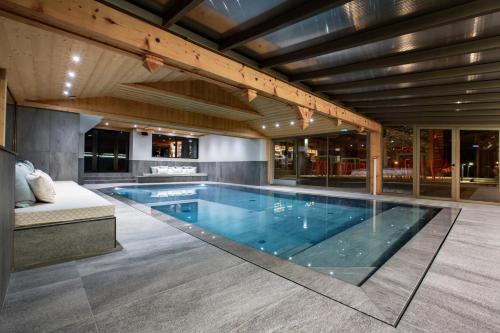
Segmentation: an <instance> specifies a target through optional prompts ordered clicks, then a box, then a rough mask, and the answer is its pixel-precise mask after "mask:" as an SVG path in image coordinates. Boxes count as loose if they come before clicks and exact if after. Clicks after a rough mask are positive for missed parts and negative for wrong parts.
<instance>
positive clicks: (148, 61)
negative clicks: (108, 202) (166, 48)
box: [144, 54, 163, 73]
mask: <svg viewBox="0 0 500 333" xmlns="http://www.w3.org/2000/svg"><path fill="white" fill-rule="evenodd" d="M144 67H146V69H147V70H148V71H149V72H150V73H154V72H156V71H157V70H158V69H160V68H161V67H163V59H161V58H158V57H155V56H152V55H150V54H146V55H145V56H144Z"/></svg>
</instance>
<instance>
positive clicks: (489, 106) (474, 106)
mask: <svg viewBox="0 0 500 333" xmlns="http://www.w3.org/2000/svg"><path fill="white" fill-rule="evenodd" d="M457 110H459V111H462V110H498V112H499V114H500V101H499V102H497V103H460V104H456V103H455V104H451V105H419V106H401V107H392V108H390V107H385V108H384V107H381V108H366V109H363V108H361V109H358V111H359V112H361V113H363V114H369V115H371V114H377V115H378V114H385V113H407V112H425V111H457Z"/></svg>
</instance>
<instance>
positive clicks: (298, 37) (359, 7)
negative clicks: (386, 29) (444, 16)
mask: <svg viewBox="0 0 500 333" xmlns="http://www.w3.org/2000/svg"><path fill="white" fill-rule="evenodd" d="M461 2H464V1H463V0H442V1H429V0H399V1H395V0H368V1H367V0H354V1H350V2H348V3H346V4H345V5H343V6H340V7H336V8H333V9H331V10H328V11H326V12H323V13H321V14H319V15H316V16H313V17H311V18H308V19H306V20H303V21H300V22H298V23H295V24H293V25H290V26H288V27H285V28H283V29H280V30H278V31H275V32H273V33H271V34H268V35H266V36H264V37H262V38H259V39H257V40H255V41H253V42H249V43H247V44H245V47H246V48H247V49H249V50H250V51H253V52H254V53H256V54H257V55H258V56H259V57H260V58H266V57H269V56H274V55H278V54H283V53H287V52H290V51H293V50H295V49H297V48H302V47H303V46H307V44H309V43H312V42H314V43H317V42H318V39H319V41H325V40H332V39H336V38H339V37H343V36H346V35H349V34H353V33H355V32H357V31H360V30H363V29H366V28H372V27H375V26H379V25H384V24H388V23H390V22H393V21H396V20H398V19H401V18H403V17H405V16H410V15H418V14H421V13H426V12H430V11H432V10H436V9H439V8H443V7H445V6H449V5H451V4H456V3H461ZM317 38H318V39H317ZM314 39H316V40H314ZM313 40H314V41H313ZM263 44H264V45H265V46H266V47H263ZM294 46H295V47H294Z"/></svg>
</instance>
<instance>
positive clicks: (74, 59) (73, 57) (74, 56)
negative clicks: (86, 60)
mask: <svg viewBox="0 0 500 333" xmlns="http://www.w3.org/2000/svg"><path fill="white" fill-rule="evenodd" d="M71 60H73V62H75V63H79V62H80V60H81V59H80V56H79V55H77V54H74V55H73V56H71Z"/></svg>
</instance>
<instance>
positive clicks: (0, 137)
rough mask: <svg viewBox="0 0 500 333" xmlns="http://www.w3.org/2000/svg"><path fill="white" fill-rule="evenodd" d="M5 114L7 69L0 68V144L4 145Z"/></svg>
mask: <svg viewBox="0 0 500 333" xmlns="http://www.w3.org/2000/svg"><path fill="white" fill-rule="evenodd" d="M6 116H7V71H6V70H5V69H4V68H0V146H4V147H5V132H6V130H5V126H6V123H7V122H6Z"/></svg>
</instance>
